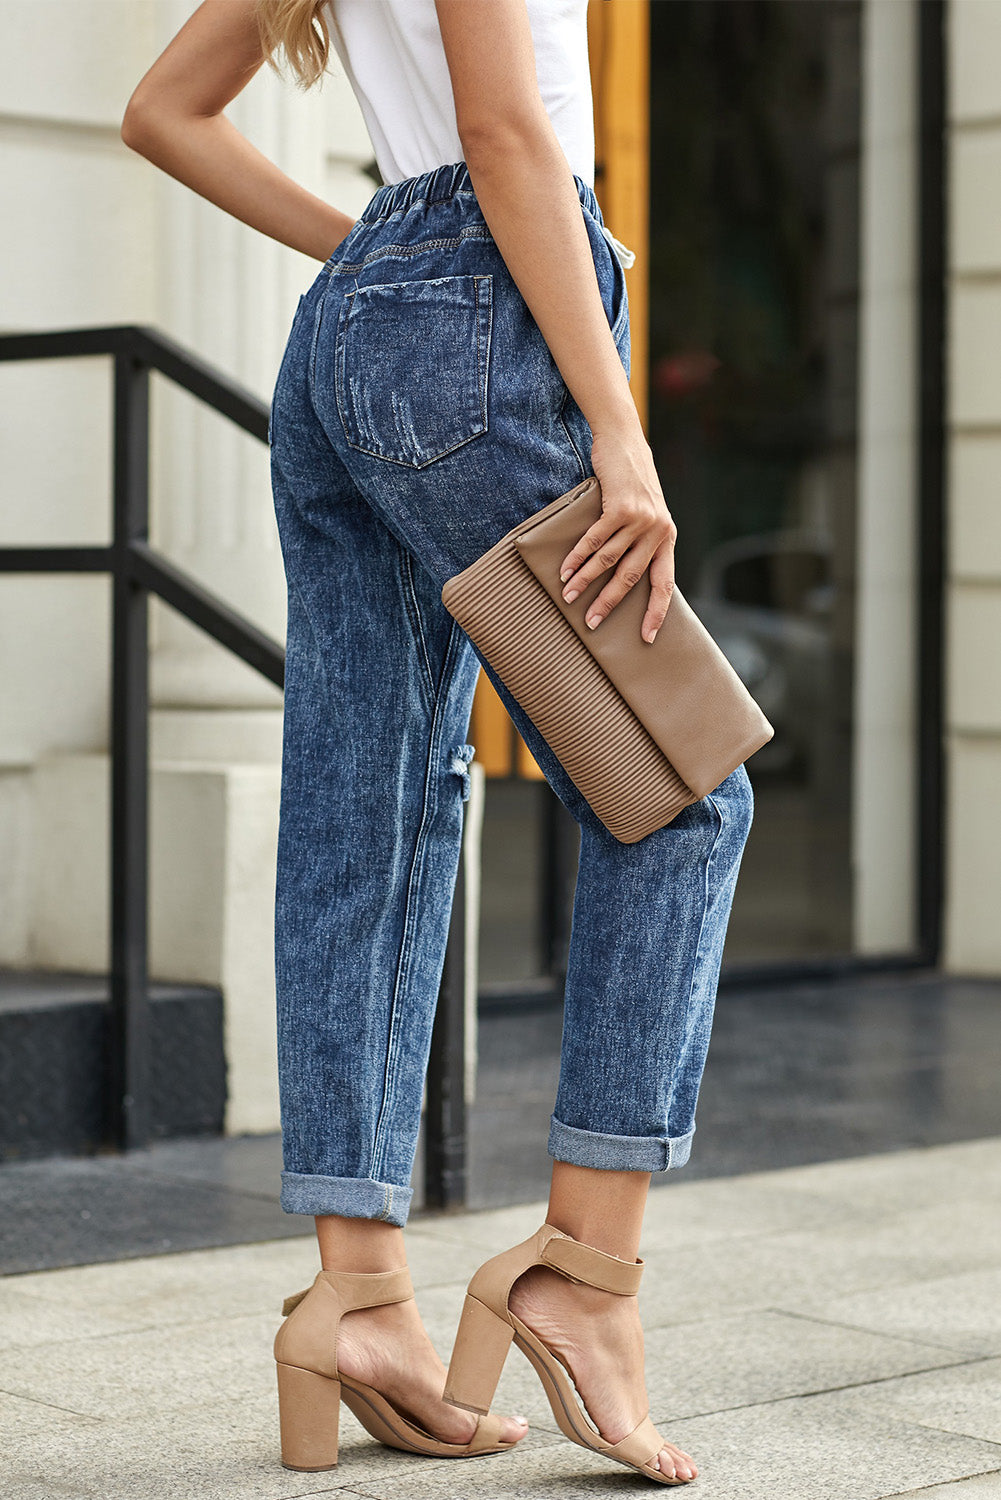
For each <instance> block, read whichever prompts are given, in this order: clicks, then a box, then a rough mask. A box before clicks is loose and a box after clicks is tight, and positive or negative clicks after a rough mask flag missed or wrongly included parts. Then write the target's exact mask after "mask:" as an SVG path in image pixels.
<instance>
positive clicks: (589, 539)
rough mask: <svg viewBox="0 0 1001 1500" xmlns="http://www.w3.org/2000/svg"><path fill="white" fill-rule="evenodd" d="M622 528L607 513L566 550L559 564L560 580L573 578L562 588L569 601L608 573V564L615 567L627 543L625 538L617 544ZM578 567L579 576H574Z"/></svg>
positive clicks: (569, 602) (609, 566)
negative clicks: (618, 534) (566, 586)
mask: <svg viewBox="0 0 1001 1500" xmlns="http://www.w3.org/2000/svg"><path fill="white" fill-rule="evenodd" d="M620 530H621V523H620V522H617V521H615V520H613V518H612V517H611V516H610V515H608V514H607V513H606V514H605V515H603V516H602V517H601V519H600V520H598V521H595V523H594V525H593V526H590V527H588V529H587V531H585V533H584V535H583V536H582V537H581V539H580V541H579V542H578V543H577V545H576V547H574V549H573V551H572V552H568V553H567V555H566V557H565V558H564V559H563V566H562V567H561V568H560V582H561V583H567V582H568V581H569V580H570V579H571V578H573V582H572V583H571V584H570V586H569V588H566V589H564V591H563V597H564V599H565V600H566V601H567V603H568V604H572V603H573V601H574V600H575V599H576V598H577V597H578V595H579V594H582V593H583V592H584V590H585V589H586V588H587V586H588V584H589V583H590V582H591V581H592V579H595V578H597V577H598V576H599V575H600V574H601V573H606V572H607V571H608V569H609V568H614V566H615V564H616V563H617V562H618V560H619V558H620V557H621V556H622V553H623V552H624V550H625V548H626V546H627V545H628V543H627V542H625V541H623V543H622V545H621V546H620V547H618V548H616V547H614V545H613V542H614V539H615V536H616V533H618V532H619V531H620ZM578 569H580V573H579V576H578V577H576V578H574V577H573V575H574V574H575V573H577V572H578Z"/></svg>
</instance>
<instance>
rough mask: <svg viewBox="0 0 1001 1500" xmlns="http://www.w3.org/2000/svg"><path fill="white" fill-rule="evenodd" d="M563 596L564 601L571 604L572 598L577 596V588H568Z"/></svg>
mask: <svg viewBox="0 0 1001 1500" xmlns="http://www.w3.org/2000/svg"><path fill="white" fill-rule="evenodd" d="M563 597H564V599H565V600H566V602H567V603H568V604H572V603H573V602H574V600H575V599H576V598H577V597H578V594H577V590H576V589H570V590H569V592H568V593H566V594H564V595H563Z"/></svg>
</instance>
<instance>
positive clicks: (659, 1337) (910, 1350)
mask: <svg viewBox="0 0 1001 1500" xmlns="http://www.w3.org/2000/svg"><path fill="white" fill-rule="evenodd" d="M677 1333H681V1334H683V1335H684V1337H682V1338H679V1337H676V1336H675V1335H676V1334H677ZM645 1342H646V1368H647V1383H648V1390H649V1392H650V1405H651V1410H652V1412H653V1414H654V1416H655V1417H656V1418H657V1419H661V1418H663V1419H664V1420H665V1421H666V1420H669V1419H671V1418H672V1417H674V1416H675V1415H682V1416H690V1415H697V1414H701V1413H707V1412H713V1411H720V1410H724V1409H726V1408H729V1407H735V1406H746V1405H751V1404H754V1403H764V1402H771V1401H777V1400H781V1399H782V1398H784V1397H790V1396H806V1395H810V1394H812V1393H814V1392H820V1391H830V1390H838V1389H841V1388H843V1387H845V1386H853V1385H860V1384H867V1383H868V1382H870V1381H884V1380H886V1379H888V1378H889V1377H891V1376H894V1375H903V1374H905V1373H909V1372H912V1371H916V1370H929V1369H935V1368H937V1367H939V1366H942V1365H947V1364H950V1363H953V1362H955V1360H956V1358H957V1356H956V1355H954V1354H952V1353H951V1352H950V1351H948V1350H944V1349H938V1348H935V1347H933V1346H929V1345H925V1344H919V1343H913V1342H908V1341H906V1340H904V1339H896V1338H882V1337H880V1336H879V1335H878V1334H872V1333H869V1332H868V1331H866V1330H862V1329H855V1328H841V1327H838V1326H836V1325H832V1324H824V1323H817V1322H813V1321H812V1320H810V1319H808V1318H799V1317H790V1316H788V1315H787V1314H785V1313H780V1312H754V1313H747V1314H743V1315H740V1316H737V1317H731V1318H712V1319H706V1320H705V1321H704V1322H703V1323H699V1324H687V1325H686V1326H685V1328H684V1329H682V1330H673V1329H670V1328H668V1329H660V1330H653V1329H647V1331H646V1340H645Z"/></svg>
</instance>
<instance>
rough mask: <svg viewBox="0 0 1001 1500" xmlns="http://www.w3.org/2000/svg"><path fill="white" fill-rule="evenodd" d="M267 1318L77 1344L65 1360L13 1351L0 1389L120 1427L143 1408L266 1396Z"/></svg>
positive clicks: (42, 1352)
mask: <svg viewBox="0 0 1001 1500" xmlns="http://www.w3.org/2000/svg"><path fill="white" fill-rule="evenodd" d="M275 1327H276V1325H275V1322H274V1320H273V1319H269V1318H264V1317H261V1316H260V1315H254V1316H252V1317H245V1318H228V1319H224V1320H219V1321H213V1322H203V1323H198V1324H180V1325H177V1326H176V1327H173V1328H171V1329H170V1330H169V1332H167V1333H166V1334H165V1333H164V1332H163V1331H162V1330H160V1329H155V1328H154V1329H144V1330H141V1331H139V1332H134V1333H122V1334H112V1335H108V1336H106V1337H104V1338H98V1339H81V1340H80V1341H78V1342H77V1343H75V1344H74V1345H73V1347H72V1351H70V1352H68V1353H67V1355H66V1356H65V1357H61V1358H54V1357H53V1348H52V1346H44V1347H41V1348H39V1349H13V1350H11V1351H9V1353H8V1354H7V1355H6V1356H5V1358H4V1360H3V1364H2V1367H0V1389H3V1390H4V1391H7V1392H8V1393H9V1394H11V1395H14V1396H20V1397H23V1398H26V1399H30V1400H33V1401H43V1402H47V1403H48V1404H50V1405H53V1406H63V1407H67V1408H69V1409H70V1410H71V1411H76V1412H80V1413H81V1414H83V1415H85V1416H91V1417H103V1418H106V1419H115V1420H121V1419H122V1418H125V1417H132V1416H142V1415H143V1413H144V1412H148V1411H149V1410H151V1409H157V1410H161V1411H170V1410H172V1409H175V1408H179V1407H184V1406H190V1405H191V1404H192V1403H193V1402H198V1401H204V1402H211V1401H215V1400H218V1399H219V1398H220V1396H222V1397H226V1396H227V1395H228V1394H229V1393H230V1392H232V1391H239V1392H241V1393H244V1394H245V1395H246V1397H247V1399H252V1398H253V1397H254V1396H255V1394H256V1395H257V1396H258V1398H260V1396H261V1394H262V1393H263V1392H264V1391H265V1390H266V1391H267V1392H268V1393H269V1394H270V1391H271V1384H272V1382H273V1380H274V1359H273V1355H272V1352H271V1344H272V1341H273V1339H274V1334H275Z"/></svg>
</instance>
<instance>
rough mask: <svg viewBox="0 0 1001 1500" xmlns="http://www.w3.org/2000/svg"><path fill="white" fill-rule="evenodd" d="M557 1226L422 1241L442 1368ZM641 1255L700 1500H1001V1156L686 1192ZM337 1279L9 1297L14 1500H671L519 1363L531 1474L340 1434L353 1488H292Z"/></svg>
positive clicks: (28, 1283)
mask: <svg viewBox="0 0 1001 1500" xmlns="http://www.w3.org/2000/svg"><path fill="white" fill-rule="evenodd" d="M542 1217H543V1210H542V1208H541V1207H540V1206H539V1205H537V1204H536V1205H528V1206H525V1207H519V1208H508V1209H500V1210H492V1211H487V1212H482V1213H471V1214H465V1215H462V1216H457V1217H451V1216H450V1217H442V1218H438V1219H431V1218H428V1219H422V1220H421V1221H420V1223H419V1225H418V1226H416V1227H415V1228H414V1229H413V1230H412V1231H411V1232H410V1251H411V1265H412V1270H413V1273H414V1280H415V1283H416V1285H417V1287H418V1293H419V1297H420V1302H421V1307H422V1310H423V1312H424V1316H425V1319H426V1321H427V1323H428V1325H429V1327H430V1330H431V1333H432V1335H433V1337H434V1338H435V1340H436V1341H437V1343H438V1346H439V1348H440V1349H441V1350H442V1352H443V1353H444V1354H447V1352H448V1349H449V1347H450V1342H451V1338H452V1335H453V1332H454V1327H455V1321H456V1319H457V1316H458V1312H459V1308H460V1305H461V1300H462V1289H463V1285H464V1282H465V1280H466V1278H467V1277H468V1276H469V1274H470V1273H471V1272H472V1270H473V1269H474V1268H475V1266H476V1265H477V1264H479V1262H480V1261H481V1260H483V1259H485V1258H486V1257H487V1256H488V1255H490V1254H492V1253H494V1252H495V1251H496V1250H498V1249H499V1248H501V1247H503V1246H506V1245H508V1244H511V1243H514V1242H515V1241H516V1240H518V1239H522V1238H525V1237H526V1236H527V1235H528V1234H529V1233H530V1232H531V1231H532V1230H533V1229H534V1228H536V1227H537V1226H538V1224H539V1223H540V1222H541V1220H542ZM644 1255H645V1257H646V1259H647V1262H648V1267H647V1271H646V1274H645V1278H644V1288H643V1292H642V1294H641V1297H642V1303H643V1307H644V1318H645V1323H646V1327H647V1330H648V1334H647V1365H648V1376H649V1386H650V1391H651V1397H652V1416H653V1417H654V1419H655V1420H656V1421H657V1422H658V1424H659V1425H660V1426H661V1429H662V1430H663V1431H664V1433H665V1435H667V1436H669V1437H670V1438H672V1439H673V1440H674V1441H676V1442H678V1443H680V1444H681V1445H682V1446H684V1447H685V1448H687V1449H688V1450H689V1451H690V1452H691V1453H692V1454H694V1455H695V1457H696V1460H697V1462H698V1464H699V1467H700V1474H699V1477H698V1479H697V1480H695V1481H694V1483H693V1484H692V1485H691V1486H689V1487H686V1489H687V1490H688V1492H690V1493H691V1495H692V1497H693V1500H697V1497H700V1496H701V1497H703V1500H709V1497H712V1500H815V1497H816V1500H842V1497H843V1500H877V1497H888V1496H900V1495H908V1496H921V1497H923V1500H932V1497H935V1500H946V1497H948V1500H1001V1139H996V1140H983V1141H972V1142H964V1143H961V1144H958V1145H947V1146H936V1147H931V1148H927V1149H923V1150H915V1151H901V1152H894V1153H890V1154H887V1155H881V1156H867V1157H863V1158H859V1159H856V1160H851V1161H845V1162H830V1163H823V1164H820V1165H816V1166H805V1167H794V1168H788V1169H785V1170H781V1171H773V1172H762V1173H753V1174H749V1175H745V1176H741V1177H737V1178H727V1179H720V1178H717V1179H711V1180H703V1181H689V1182H685V1181H684V1177H683V1173H679V1174H678V1178H677V1180H676V1181H674V1182H672V1183H671V1184H669V1185H667V1186H665V1187H664V1188H663V1189H662V1190H661V1191H659V1192H657V1193H654V1194H653V1195H652V1196H651V1200H650V1207H649V1212H648V1219H647V1232H646V1235H645V1240H644ZM314 1269H315V1266H314V1251H313V1248H312V1245H311V1243H310V1241H308V1240H304V1239H290V1240H282V1241H270V1242H268V1243H265V1244H257V1245H241V1246H237V1247H236V1248H229V1249H218V1250H204V1251H196V1252H191V1253H186V1254H178V1255H167V1256H159V1257H155V1258H149V1259H145V1260H132V1261H125V1262H119V1263H117V1264H109V1265H96V1266H84V1267H75V1268H72V1269H68V1270H60V1271H47V1272H40V1273H34V1274H29V1275H24V1276H10V1277H7V1278H6V1279H5V1280H3V1281H2V1282H0V1451H2V1453H3V1460H2V1477H0V1493H2V1494H3V1496H4V1500H78V1497H80V1500H82V1497H91V1496H94V1497H100V1500H126V1497H128V1500H258V1497H263V1500H292V1497H296V1496H304V1495H328V1494H341V1495H344V1496H347V1497H355V1496H361V1497H369V1500H425V1497H426V1500H522V1497H531V1500H535V1497H538V1500H544V1497H549V1496H552V1497H554V1500H577V1497H580V1500H606V1497H607V1500H613V1497H614V1500H625V1497H626V1496H630V1495H637V1496H638V1495H641V1494H648V1495H652V1494H653V1493H655V1491H654V1490H653V1489H652V1487H651V1486H650V1485H649V1484H647V1483H645V1482H644V1481H643V1480H641V1479H639V1478H637V1477H635V1476H633V1475H631V1474H630V1473H629V1472H628V1471H627V1470H625V1469H619V1468H617V1467H615V1466H613V1465H611V1464H609V1463H607V1462H605V1461H602V1460H600V1459H598V1458H596V1457H592V1456H590V1455H589V1454H587V1453H586V1452H585V1451H584V1450H583V1449H580V1448H577V1447H575V1446H574V1445H573V1444H570V1443H568V1442H566V1441H564V1440H563V1438H562V1437H561V1435H560V1434H559V1432H558V1429H557V1428H556V1426H555V1423H554V1421H553V1418H552V1414H551V1413H550V1411H549V1408H548V1406H547V1405H546V1403H545V1400H544V1398H543V1396H542V1392H541V1387H540V1386H539V1385H538V1383H537V1381H536V1380H535V1378H534V1376H533V1375H532V1374H531V1371H530V1368H529V1366H528V1365H527V1363H526V1362H525V1361H524V1360H523V1359H522V1358H521V1357H520V1356H519V1355H518V1354H517V1352H513V1353H512V1354H511V1356H510V1358H509V1360H508V1364H507V1366H506V1368H505V1372H504V1376H503V1381H502V1386H501V1392H500V1399H499V1400H498V1408H499V1409H506V1410H508V1411H518V1410H520V1411H523V1412H524V1413H525V1414H526V1416H528V1418H529V1420H530V1422H531V1423H532V1431H531V1433H530V1435H529V1437H528V1438H527V1439H526V1440H525V1442H524V1443H523V1444H522V1445H521V1446H520V1447H519V1448H518V1449H517V1450H516V1451H515V1452H513V1453H510V1454H505V1455H500V1456H497V1457H494V1458H487V1459H477V1460H473V1461H471V1462H469V1463H462V1464H459V1463H449V1462H442V1461H434V1460H430V1461H429V1460H424V1459H416V1458H411V1457H408V1456H406V1455H403V1454H399V1453H396V1452H393V1451H390V1450H388V1449H385V1448H382V1447H380V1446H379V1445H378V1444H376V1443H374V1442H372V1441H371V1440H370V1439H369V1438H368V1436H367V1434H366V1433H364V1432H363V1431H362V1429H361V1428H360V1427H359V1426H358V1425H357V1424H356V1423H355V1422H354V1420H353V1418H352V1417H351V1416H350V1414H349V1413H347V1411H346V1410H345V1411H344V1414H343V1416H342V1421H341V1429H342V1456H341V1464H340V1467H339V1469H337V1470H335V1471H334V1472H333V1473H329V1474H313V1475H306V1474H303V1475H297V1474H292V1473H289V1472H287V1471H285V1470H284V1469H282V1468H281V1467H280V1465H279V1462H278V1453H277V1438H276V1412H275V1399H274V1389H273V1380H274V1375H273V1365H272V1362H271V1350H270V1345H271V1340H272V1337H273V1335H274V1331H275V1329H276V1327H277V1324H278V1320H279V1307H280V1303H281V1300H282V1297H283V1296H285V1295H286V1294H287V1293H289V1292H292V1291H295V1290H297V1289H299V1288H300V1287H302V1286H305V1285H307V1284H308V1282H309V1281H310V1280H311V1279H312V1276H313V1273H314ZM656 1493H661V1491H657V1492H656ZM672 1493H674V1491H672Z"/></svg>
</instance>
